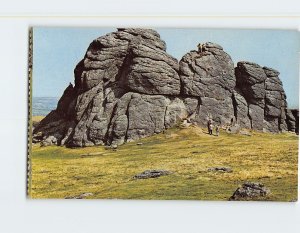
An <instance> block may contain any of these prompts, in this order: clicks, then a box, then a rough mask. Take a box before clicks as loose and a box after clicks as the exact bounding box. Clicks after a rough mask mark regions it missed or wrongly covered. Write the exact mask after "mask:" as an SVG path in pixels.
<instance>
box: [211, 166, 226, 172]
mask: <svg viewBox="0 0 300 233" xmlns="http://www.w3.org/2000/svg"><path fill="white" fill-rule="evenodd" d="M208 171H209V172H232V169H231V167H211V168H208Z"/></svg>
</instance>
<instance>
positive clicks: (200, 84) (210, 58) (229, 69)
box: [179, 42, 236, 125]
mask: <svg viewBox="0 0 300 233" xmlns="http://www.w3.org/2000/svg"><path fill="white" fill-rule="evenodd" d="M179 69H180V79H181V82H182V94H183V95H187V96H194V97H198V99H199V106H198V109H197V113H196V117H195V120H196V122H198V123H199V124H202V125H205V124H206V122H207V120H208V119H213V120H214V121H216V122H218V123H220V124H226V123H228V124H230V123H231V121H232V120H233V119H234V118H235V116H234V108H233V103H232V93H233V90H234V87H235V83H236V81H235V75H234V64H233V61H232V60H231V57H230V56H229V55H228V54H227V53H226V52H224V51H223V48H222V47H221V46H220V45H217V44H214V43H210V42H208V43H205V44H200V45H199V50H198V51H195V50H192V51H190V52H189V53H187V54H186V55H184V56H183V58H182V59H181V61H180V62H179Z"/></svg>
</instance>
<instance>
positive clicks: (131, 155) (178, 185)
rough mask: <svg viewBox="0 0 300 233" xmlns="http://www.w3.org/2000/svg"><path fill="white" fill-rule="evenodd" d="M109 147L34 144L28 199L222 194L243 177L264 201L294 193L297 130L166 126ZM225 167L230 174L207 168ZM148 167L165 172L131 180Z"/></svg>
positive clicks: (289, 197) (223, 196)
mask: <svg viewBox="0 0 300 233" xmlns="http://www.w3.org/2000/svg"><path fill="white" fill-rule="evenodd" d="M140 141H141V142H143V145H137V144H136V142H133V143H127V144H125V145H122V146H120V147H119V148H118V149H117V150H116V151H113V150H111V149H108V150H105V148H104V147H102V146H100V147H89V148H78V149H68V148H64V147H57V146H53V147H39V145H34V146H33V152H32V153H33V154H32V186H31V187H32V189H31V197H32V198H64V197H66V196H70V195H79V194H81V193H84V192H91V193H93V194H94V195H93V196H89V197H88V198H106V199H111V198H113V199H115V198H118V199H119V198H120V199H201V200H227V199H228V198H229V197H230V196H231V195H232V193H233V192H234V191H235V189H236V188H237V187H238V185H239V184H241V183H243V181H246V180H247V181H257V182H262V183H264V184H265V185H266V186H267V187H269V188H270V189H271V192H272V194H271V196H270V197H269V198H268V200H280V201H290V200H292V199H296V198H297V164H298V161H297V159H298V136H296V135H294V134H290V133H285V134H267V133H256V132H254V133H253V136H251V137H249V136H242V135H230V134H227V133H225V132H221V135H220V136H219V137H215V136H210V135H208V134H206V133H202V131H201V129H199V128H188V129H171V130H168V131H166V133H165V134H158V135H155V136H152V137H149V138H145V139H142V140H140ZM213 166H229V167H231V168H232V169H233V172H232V173H216V172H208V171H207V169H208V168H209V167H213ZM147 169H166V170H170V171H172V172H174V173H173V174H171V175H168V176H163V177H159V178H156V179H145V180H133V179H132V176H134V175H135V174H137V173H140V172H142V171H144V170H147Z"/></svg>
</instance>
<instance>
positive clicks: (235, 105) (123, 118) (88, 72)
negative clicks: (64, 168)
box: [33, 28, 299, 147]
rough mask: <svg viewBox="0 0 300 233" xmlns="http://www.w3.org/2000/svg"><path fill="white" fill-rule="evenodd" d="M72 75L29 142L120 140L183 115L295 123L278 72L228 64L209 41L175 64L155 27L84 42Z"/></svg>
mask: <svg viewBox="0 0 300 233" xmlns="http://www.w3.org/2000/svg"><path fill="white" fill-rule="evenodd" d="M74 77H75V85H74V86H73V85H72V84H70V85H69V86H68V87H67V88H66V89H65V91H64V93H63V95H62V97H61V98H60V100H59V102H58V105H57V109H56V110H53V111H52V112H51V113H49V114H48V115H47V116H46V117H45V118H44V119H43V120H42V121H41V122H40V124H39V125H37V126H36V127H35V128H34V131H33V139H34V141H41V138H42V139H45V140H46V139H48V141H49V140H50V139H51V140H52V139H53V140H52V141H51V142H52V143H54V142H53V141H55V144H57V145H66V146H70V147H78V146H79V147H82V146H93V145H120V144H123V143H125V142H130V141H134V140H138V139H140V138H144V137H147V136H151V135H153V134H157V133H161V132H163V131H164V130H166V129H168V128H170V127H173V126H174V125H176V124H178V123H179V122H180V121H182V120H185V119H188V120H189V122H194V123H195V124H198V125H199V126H206V125H207V121H208V120H209V119H212V120H213V122H214V124H215V123H216V124H219V125H229V124H230V125H231V126H232V125H233V124H237V125H238V127H239V128H248V129H255V130H264V131H268V132H280V131H284V130H289V131H293V132H298V128H299V123H298V120H297V119H299V111H298V110H289V109H287V102H286V96H285V93H284V90H283V87H282V83H281V81H280V79H279V72H278V71H276V70H273V69H271V68H267V67H261V66H259V65H257V64H255V63H251V62H238V63H237V67H236V68H234V63H233V61H232V59H231V57H230V56H229V55H228V54H227V53H226V52H225V51H224V50H223V48H222V47H221V46H220V45H217V44H214V43H211V42H207V43H204V44H199V45H198V51H195V50H192V51H190V52H188V53H187V54H186V55H184V56H183V58H182V59H181V60H180V62H178V61H177V60H176V59H175V58H173V57H172V56H170V55H169V54H168V53H167V52H166V44H165V42H164V41H163V40H161V39H160V35H159V34H158V33H157V32H156V31H154V30H151V29H131V28H129V29H118V30H117V31H116V32H112V33H109V34H107V35H104V36H102V37H99V38H97V39H95V40H94V41H93V42H92V43H91V44H90V45H89V47H88V49H87V52H86V54H85V56H84V58H83V59H82V60H81V61H80V62H79V63H78V65H77V66H76V67H75V69H74ZM49 138H50V139H49ZM35 139H36V140H35ZM44 144H45V143H44Z"/></svg>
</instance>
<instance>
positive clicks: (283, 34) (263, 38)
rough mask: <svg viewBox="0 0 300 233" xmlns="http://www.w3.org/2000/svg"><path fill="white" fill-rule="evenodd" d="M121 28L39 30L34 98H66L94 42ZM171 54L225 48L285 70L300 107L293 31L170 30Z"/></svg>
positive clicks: (165, 34)
mask: <svg viewBox="0 0 300 233" xmlns="http://www.w3.org/2000/svg"><path fill="white" fill-rule="evenodd" d="M115 30H116V29H115V28H58V27H35V28H34V43H33V47H34V48H33V96H36V97H42V96H47V97H56V96H61V95H62V93H63V91H64V89H65V88H66V87H67V85H68V84H69V82H72V83H74V76H73V70H74V68H75V66H76V64H77V63H78V62H79V61H80V60H81V59H82V58H83V57H84V54H85V52H86V49H87V47H88V46H89V44H90V43H91V42H92V40H93V39H95V38H97V37H100V36H102V35H104V34H106V33H109V32H112V31H115ZM155 30H157V31H158V32H159V34H160V35H161V38H162V39H163V40H165V41H166V44H167V52H168V53H169V54H171V55H172V56H174V57H175V58H177V59H178V60H180V59H181V57H182V56H183V55H184V54H185V53H187V52H189V51H190V50H192V49H196V47H197V44H198V43H204V42H207V41H210V42H215V43H218V44H220V45H221V46H222V47H223V48H224V50H225V51H226V52H227V53H228V54H229V55H230V56H231V58H232V59H233V61H234V63H235V64H236V63H237V62H238V61H251V62H255V63H258V64H259V65H261V66H268V67H271V68H274V69H276V70H278V71H279V72H280V78H281V80H282V82H283V86H284V89H285V91H286V94H287V100H288V105H289V107H290V108H296V107H297V108H298V107H299V94H298V91H299V51H300V40H299V39H300V35H299V32H297V31H292V30H243V29H174V28H172V29H164V28H156V29H155Z"/></svg>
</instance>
